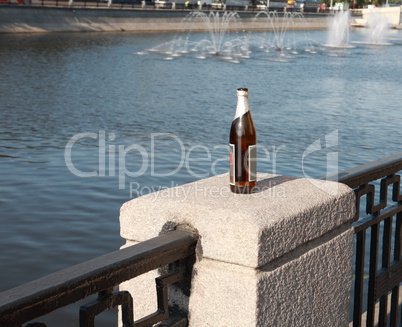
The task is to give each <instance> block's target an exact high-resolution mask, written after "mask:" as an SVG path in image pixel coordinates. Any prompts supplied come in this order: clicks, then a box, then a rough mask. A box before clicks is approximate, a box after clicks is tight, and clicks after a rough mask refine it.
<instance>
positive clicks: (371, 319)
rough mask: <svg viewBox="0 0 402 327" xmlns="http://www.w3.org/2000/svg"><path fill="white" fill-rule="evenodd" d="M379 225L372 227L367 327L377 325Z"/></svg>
mask: <svg viewBox="0 0 402 327" xmlns="http://www.w3.org/2000/svg"><path fill="white" fill-rule="evenodd" d="M378 235H379V228H378V224H374V225H373V226H371V242H370V272H369V285H368V299H367V327H374V323H375V302H376V299H375V280H376V277H377V265H378Z"/></svg>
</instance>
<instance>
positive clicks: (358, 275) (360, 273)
mask: <svg viewBox="0 0 402 327" xmlns="http://www.w3.org/2000/svg"><path fill="white" fill-rule="evenodd" d="M365 252H366V230H365V229H363V230H361V231H359V232H358V233H357V234H356V263H355V289H354V303H353V327H360V326H361V323H362V311H363V308H362V303H363V282H364V253H365Z"/></svg>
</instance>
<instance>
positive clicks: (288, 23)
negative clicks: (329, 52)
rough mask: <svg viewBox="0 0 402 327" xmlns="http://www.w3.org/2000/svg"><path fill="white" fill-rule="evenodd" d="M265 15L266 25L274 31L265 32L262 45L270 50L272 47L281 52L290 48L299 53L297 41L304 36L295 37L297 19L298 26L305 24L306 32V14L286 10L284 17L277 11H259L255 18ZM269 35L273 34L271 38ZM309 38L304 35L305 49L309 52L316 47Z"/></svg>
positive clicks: (291, 51)
mask: <svg viewBox="0 0 402 327" xmlns="http://www.w3.org/2000/svg"><path fill="white" fill-rule="evenodd" d="M264 17H265V19H266V26H267V27H270V30H272V32H269V33H264V36H263V37H262V42H261V46H260V47H261V48H265V49H267V51H270V49H274V50H275V51H281V52H284V51H285V50H290V53H291V54H297V43H298V42H300V41H301V40H302V39H303V38H300V35H299V36H298V38H296V37H295V34H294V30H295V28H294V27H295V25H296V21H298V24H297V25H298V26H304V31H305V32H306V31H307V30H308V28H307V26H306V23H305V19H304V16H303V15H302V14H301V13H292V12H286V13H284V14H283V15H282V17H279V16H278V13H277V12H276V11H274V12H268V11H263V12H260V13H258V14H257V15H256V16H255V18H254V20H255V21H257V20H258V19H260V20H261V19H263V18H264ZM299 28H300V27H299ZM268 35H271V36H272V37H271V38H270V37H269V36H268ZM308 40H309V38H308V37H304V41H306V42H305V44H304V47H303V49H304V50H305V51H307V52H313V51H314V48H313V46H312V44H311V42H309V41H308ZM282 55H284V53H282Z"/></svg>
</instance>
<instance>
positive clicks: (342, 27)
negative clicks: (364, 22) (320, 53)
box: [325, 11, 350, 48]
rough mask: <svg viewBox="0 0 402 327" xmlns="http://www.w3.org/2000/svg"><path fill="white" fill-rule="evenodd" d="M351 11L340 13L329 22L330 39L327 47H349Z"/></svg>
mask: <svg viewBox="0 0 402 327" xmlns="http://www.w3.org/2000/svg"><path fill="white" fill-rule="evenodd" d="M349 25H350V13H349V11H339V12H337V13H336V14H335V15H334V17H332V18H331V19H330V20H329V25H328V39H327V44H325V46H328V47H333V48H345V47H349V45H348V42H349Z"/></svg>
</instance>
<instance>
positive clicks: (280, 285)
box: [120, 174, 355, 327]
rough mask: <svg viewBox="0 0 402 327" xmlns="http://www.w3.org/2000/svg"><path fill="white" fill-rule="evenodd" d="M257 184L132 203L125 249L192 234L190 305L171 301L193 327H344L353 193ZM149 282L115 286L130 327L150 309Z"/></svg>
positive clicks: (311, 183)
mask: <svg viewBox="0 0 402 327" xmlns="http://www.w3.org/2000/svg"><path fill="white" fill-rule="evenodd" d="M258 177H259V181H260V182H259V183H258V190H257V192H256V193H254V194H249V195H241V194H233V193H231V192H230V190H229V186H228V180H229V179H228V176H227V175H220V176H215V177H212V178H208V179H204V180H200V181H197V182H194V183H191V184H187V185H184V186H178V187H175V188H170V189H164V190H161V191H159V192H156V193H152V194H149V195H146V196H142V197H138V198H136V199H133V200H131V201H129V202H127V203H125V204H124V205H123V206H122V208H121V213H120V222H121V235H122V237H123V238H125V239H126V240H127V244H128V245H130V244H134V243H137V242H141V241H145V240H147V239H150V238H152V237H155V236H157V235H159V234H160V233H163V232H166V231H168V230H173V229H175V228H177V227H180V226H187V227H190V228H192V229H195V230H197V231H198V233H199V235H200V241H199V244H198V250H197V261H196V263H195V264H194V267H193V277H192V281H191V292H190V295H189V296H188V294H178V292H177V291H176V293H173V294H172V299H171V304H172V305H176V306H178V307H180V308H181V309H182V310H183V311H187V312H188V314H189V326H190V327H207V326H211V327H229V326H230V327H245V326H247V327H254V326H255V327H257V326H258V327H267V326H275V327H281V326H283V327H289V326H292V327H295V326H303V327H304V326H314V327H317V326H323V327H324V326H325V327H328V326H337V327H342V326H348V316H349V301H350V290H351V285H352V256H353V230H352V227H351V221H352V219H353V216H354V208H355V202H354V201H355V198H354V193H353V191H352V190H351V189H350V188H348V187H347V186H345V185H343V184H338V183H335V182H328V181H321V180H310V179H303V178H292V177H285V176H275V175H269V174H264V175H262V174H259V176H258ZM155 274H156V272H151V273H148V274H147V275H144V276H142V277H141V279H134V280H132V281H129V282H127V283H125V284H123V285H122V288H123V289H127V290H129V291H130V292H131V293H132V295H133V297H134V301H135V304H134V308H135V319H138V318H140V317H141V316H145V315H147V314H150V313H152V312H153V311H155V309H156V296H155V291H154V289H155V286H154V281H153V278H152V276H154V275H155ZM179 293H180V292H179Z"/></svg>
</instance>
